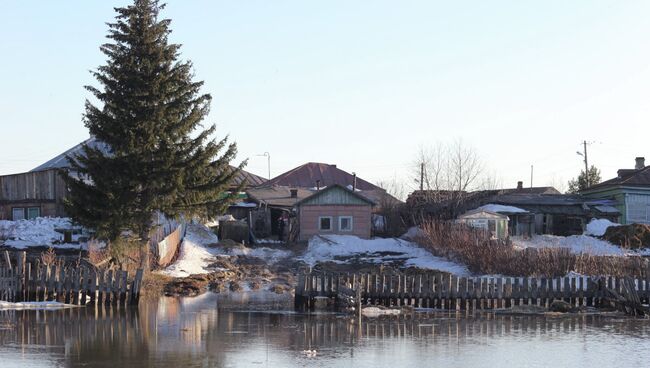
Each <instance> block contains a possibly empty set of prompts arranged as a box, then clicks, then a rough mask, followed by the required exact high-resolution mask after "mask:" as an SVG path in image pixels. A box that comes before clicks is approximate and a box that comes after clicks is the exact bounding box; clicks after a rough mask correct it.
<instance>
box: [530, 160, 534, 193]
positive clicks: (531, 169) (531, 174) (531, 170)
mask: <svg viewBox="0 0 650 368" xmlns="http://www.w3.org/2000/svg"><path fill="white" fill-rule="evenodd" d="M530 187H531V188H532V187H533V165H530Z"/></svg>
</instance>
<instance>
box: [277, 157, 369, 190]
mask: <svg viewBox="0 0 650 368" xmlns="http://www.w3.org/2000/svg"><path fill="white" fill-rule="evenodd" d="M317 180H319V181H320V186H321V187H326V186H330V185H333V184H339V185H342V186H348V185H352V184H353V182H354V176H353V175H352V174H350V173H348V172H346V171H343V170H341V169H339V168H338V167H336V165H330V164H324V163H319V162H308V163H306V164H304V165H300V166H298V167H296V168H294V169H292V170H289V171H287V172H285V173H284V174H280V175H278V176H276V177H275V178H273V179H271V180H270V181H269V184H270V185H282V186H289V187H296V188H314V187H316V181H317ZM356 187H357V189H361V190H375V189H381V188H380V187H378V186H376V185H374V184H372V183H370V182H367V181H365V180H363V179H361V178H359V177H357V186H356Z"/></svg>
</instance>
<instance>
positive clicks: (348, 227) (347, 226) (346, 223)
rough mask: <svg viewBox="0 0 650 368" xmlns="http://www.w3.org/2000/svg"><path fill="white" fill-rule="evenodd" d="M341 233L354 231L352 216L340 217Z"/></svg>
mask: <svg viewBox="0 0 650 368" xmlns="http://www.w3.org/2000/svg"><path fill="white" fill-rule="evenodd" d="M339 231H352V216H340V217H339Z"/></svg>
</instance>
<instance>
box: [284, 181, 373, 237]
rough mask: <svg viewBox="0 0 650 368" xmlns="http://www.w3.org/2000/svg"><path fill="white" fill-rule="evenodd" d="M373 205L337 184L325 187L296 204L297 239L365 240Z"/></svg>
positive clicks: (367, 234)
mask: <svg viewBox="0 0 650 368" xmlns="http://www.w3.org/2000/svg"><path fill="white" fill-rule="evenodd" d="M374 205H375V202H373V201H372V200H370V199H368V198H366V197H364V196H362V195H361V194H359V193H357V192H356V191H354V190H351V189H348V188H346V187H344V186H342V185H339V184H333V185H329V186H328V187H327V188H324V189H321V190H319V191H317V192H315V193H314V194H312V195H310V196H309V197H306V198H304V199H302V200H300V201H299V202H297V203H296V205H295V207H296V211H297V213H298V222H299V235H298V239H299V240H309V238H311V237H312V236H314V235H328V234H341V235H354V236H358V237H360V238H369V237H370V232H371V228H372V227H371V220H372V207H373V206H374Z"/></svg>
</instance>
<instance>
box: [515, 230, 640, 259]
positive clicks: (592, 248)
mask: <svg viewBox="0 0 650 368" xmlns="http://www.w3.org/2000/svg"><path fill="white" fill-rule="evenodd" d="M511 239H512V243H513V245H514V246H515V247H518V248H566V249H569V250H570V251H571V253H574V254H580V253H585V254H591V255H602V256H605V255H609V256H625V255H650V249H644V250H641V251H633V250H629V249H623V248H620V247H618V246H616V245H614V244H612V243H610V242H607V241H605V240H601V239H597V238H594V237H592V236H588V235H573V236H567V237H564V236H555V235H535V236H533V237H532V238H531V239H523V238H521V237H518V236H513V237H512V238H511Z"/></svg>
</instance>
